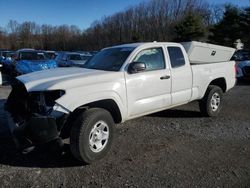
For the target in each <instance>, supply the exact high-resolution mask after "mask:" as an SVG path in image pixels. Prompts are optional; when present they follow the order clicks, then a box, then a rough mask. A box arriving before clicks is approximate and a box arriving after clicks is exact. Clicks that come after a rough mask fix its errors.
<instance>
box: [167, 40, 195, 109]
mask: <svg viewBox="0 0 250 188" xmlns="http://www.w3.org/2000/svg"><path fill="white" fill-rule="evenodd" d="M164 49H165V51H166V54H167V61H168V62H169V66H170V72H171V86H172V87H171V96H172V105H173V106H175V105H179V104H184V103H187V102H189V101H190V99H191V96H192V84H193V83H192V82H193V74H192V70H191V67H190V63H189V60H188V57H187V54H186V51H185V49H184V48H183V46H182V45H180V44H175V43H167V44H166V45H164Z"/></svg>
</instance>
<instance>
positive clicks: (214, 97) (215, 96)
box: [199, 85, 223, 117]
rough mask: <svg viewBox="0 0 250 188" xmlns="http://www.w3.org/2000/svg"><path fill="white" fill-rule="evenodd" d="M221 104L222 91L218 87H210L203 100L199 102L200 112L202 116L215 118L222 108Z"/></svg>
mask: <svg viewBox="0 0 250 188" xmlns="http://www.w3.org/2000/svg"><path fill="white" fill-rule="evenodd" d="M222 102H223V91H222V89H221V88H220V87H218V86H214V85H210V86H208V89H207V91H206V93H205V96H204V97H203V99H202V100H200V101H199V106H200V111H201V113H202V114H203V115H204V116H208V117H213V116H216V115H218V113H219V112H220V110H221V108H222Z"/></svg>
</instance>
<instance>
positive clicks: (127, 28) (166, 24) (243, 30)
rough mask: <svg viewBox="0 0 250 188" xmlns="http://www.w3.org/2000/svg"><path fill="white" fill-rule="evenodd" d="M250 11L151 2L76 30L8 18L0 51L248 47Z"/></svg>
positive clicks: (194, 0) (194, 2)
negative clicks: (189, 44)
mask: <svg viewBox="0 0 250 188" xmlns="http://www.w3.org/2000/svg"><path fill="white" fill-rule="evenodd" d="M249 31H250V7H244V8H240V7H237V6H234V5H230V4H228V5H225V6H224V7H221V6H212V5H210V4H208V3H207V1H205V0H150V1H147V2H143V3H140V4H139V5H137V6H134V7H130V8H127V9H126V10H125V11H121V12H118V13H116V14H113V15H111V16H106V17H104V18H102V19H101V20H98V21H95V22H94V23H92V25H91V26H90V27H89V28H88V29H86V30H81V29H79V27H77V26H74V25H72V26H69V25H61V26H52V25H47V24H44V25H39V24H36V23H35V22H28V21H27V22H23V23H18V22H17V21H15V20H10V21H9V23H8V25H7V26H6V27H4V28H0V48H6V49H12V50H16V49H20V48H24V47H25V48H35V49H45V50H99V49H101V48H103V47H107V46H111V45H117V44H122V43H131V42H147V41H176V42H179V41H190V40H198V41H204V42H211V43H216V44H220V45H226V46H233V44H234V42H235V40H237V39H241V40H242V41H243V42H244V43H245V44H246V46H247V47H249V44H250V37H249Z"/></svg>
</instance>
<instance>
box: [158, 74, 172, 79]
mask: <svg viewBox="0 0 250 188" xmlns="http://www.w3.org/2000/svg"><path fill="white" fill-rule="evenodd" d="M169 78H170V76H169V75H166V76H162V77H160V79H161V80H166V79H169Z"/></svg>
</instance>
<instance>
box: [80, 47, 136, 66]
mask: <svg viewBox="0 0 250 188" xmlns="http://www.w3.org/2000/svg"><path fill="white" fill-rule="evenodd" d="M133 50H134V48H130V47H125V48H122V47H121V48H109V49H106V50H102V51H101V52H99V53H97V54H96V55H95V56H94V57H92V58H91V59H90V60H89V61H88V62H86V63H85V64H84V68H87V69H97V70H105V71H119V70H120V68H121V67H122V65H123V63H124V62H125V61H126V59H127V58H128V56H129V55H130V54H131V52H132V51H133Z"/></svg>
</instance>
